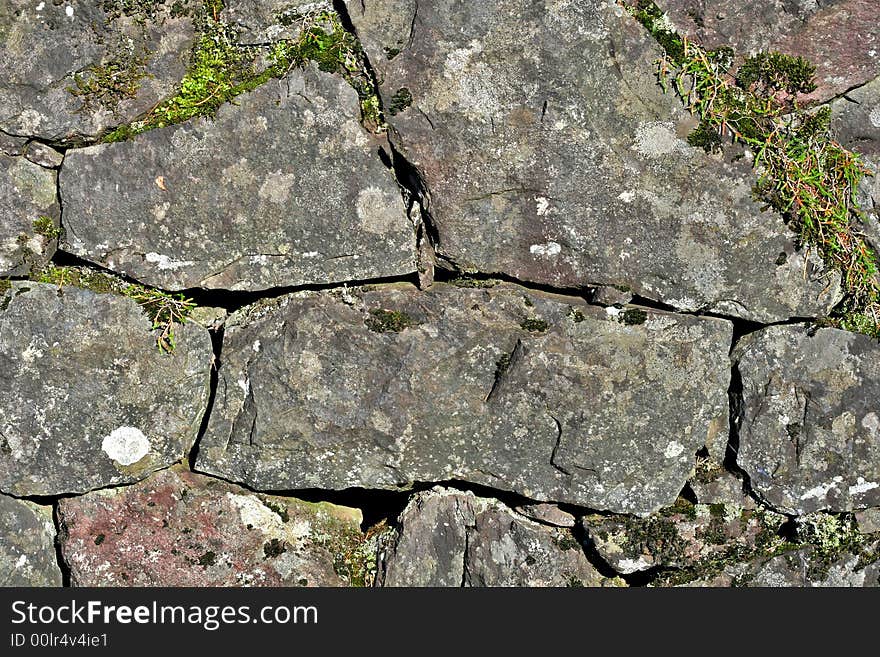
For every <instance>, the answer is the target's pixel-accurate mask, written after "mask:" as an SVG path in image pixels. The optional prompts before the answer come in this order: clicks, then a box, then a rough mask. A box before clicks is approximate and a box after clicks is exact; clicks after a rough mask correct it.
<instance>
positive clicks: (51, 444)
mask: <svg viewBox="0 0 880 657" xmlns="http://www.w3.org/2000/svg"><path fill="white" fill-rule="evenodd" d="M5 287H6V289H5V290H4V291H3V292H0V309H2V310H0V389H2V390H4V391H5V393H4V394H3V395H2V396H0V490H2V491H4V492H9V493H12V494H15V495H58V494H62V493H81V492H84V491H88V490H90V489H93V488H98V487H101V486H109V485H111V484H120V483H126V482H132V481H136V480H138V479H140V478H142V477H144V476H145V475H146V474H147V473H149V472H151V471H153V470H156V469H157V468H160V467H163V466H166V465H169V464H170V463H173V462H175V461H177V460H179V459H181V458H182V457H184V456H185V455H186V454H187V452H188V451H189V449H190V447H191V446H192V444H193V442H194V441H195V438H196V433H197V431H198V428H199V422H200V421H201V418H202V414H203V413H204V410H205V406H206V403H207V398H208V384H209V371H210V366H211V360H212V352H211V340H210V338H209V336H208V333H207V331H205V330H204V329H202V328H200V327H198V326H196V325H194V324H186V325H184V326H182V327H179V328H178V329H177V330H176V334H177V347H176V349H175V350H174V352H173V354H163V353H161V352H160V351H159V350H158V348H157V346H156V336H155V335H154V334H153V333H152V332H151V331H150V322H149V320H148V319H147V317H146V315H144V313H143V312H142V310H141V308H140V307H139V306H138V305H137V304H135V303H134V301H132V300H130V299H127V298H125V297H122V296H116V295H113V294H96V293H94V292H90V291H87V290H82V289H79V288H74V287H64V288H58V287H55V286H54V285H46V284H40V283H31V282H12V283H10V284H8V285H7V286H5Z"/></svg>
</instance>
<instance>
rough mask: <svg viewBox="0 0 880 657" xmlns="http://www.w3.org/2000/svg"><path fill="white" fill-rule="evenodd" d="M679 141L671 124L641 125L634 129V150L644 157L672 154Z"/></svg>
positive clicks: (653, 123)
mask: <svg viewBox="0 0 880 657" xmlns="http://www.w3.org/2000/svg"><path fill="white" fill-rule="evenodd" d="M681 143H682V142H681V140H680V139H679V138H678V136H677V135H676V134H675V131H674V130H673V129H672V126H671V124H669V123H662V122H659V121H655V122H651V123H642V124H641V125H640V126H639V127H638V128H637V129H636V139H635V144H634V146H635V149H636V150H637V151H638V152H639V153H641V154H642V155H644V156H645V157H660V156H661V155H669V154H670V153H674V152H675V151H676V150H677V149H678V148H679V146H680V144H681Z"/></svg>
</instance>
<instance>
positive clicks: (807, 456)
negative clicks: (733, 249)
mask: <svg viewBox="0 0 880 657" xmlns="http://www.w3.org/2000/svg"><path fill="white" fill-rule="evenodd" d="M734 359H735V360H736V362H737V364H738V369H739V372H740V374H741V376H742V395H743V403H742V408H741V409H740V422H741V427H740V445H739V453H738V455H737V463H738V464H739V466H740V467H741V468H743V469H744V470H745V471H746V472H747V473H748V475H749V477H750V479H751V486H752V489H753V490H754V491H755V492H756V493H757V494H758V495H760V496H761V497H762V498H764V499H765V500H766V501H767V502H768V503H769V504H771V505H772V506H773V507H774V508H776V509H778V510H780V511H783V512H785V513H791V514H804V513H810V512H813V511H817V510H823V509H825V510H829V511H849V510H852V509H857V508H861V507H866V506H880V345H878V344H877V341H876V340H872V339H871V338H869V337H867V336H864V335H858V334H855V333H848V332H846V331H839V330H836V329H820V330H818V331H817V332H816V333H815V334H814V335H811V334H810V333H809V332H808V330H807V328H806V327H804V326H796V325H793V326H773V327H770V328H767V329H763V330H761V331H758V332H756V333H753V334H750V335H748V336H746V337H745V338H744V339H743V340H742V341H741V342H740V343H739V344H738V345H737V348H736V350H735V351H734Z"/></svg>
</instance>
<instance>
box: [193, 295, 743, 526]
mask: <svg viewBox="0 0 880 657" xmlns="http://www.w3.org/2000/svg"><path fill="white" fill-rule="evenodd" d="M730 338H731V326H730V324H729V323H728V322H725V321H723V320H717V319H708V318H705V319H704V318H697V317H691V316H681V315H672V314H668V313H663V312H656V311H652V310H648V309H645V310H642V309H638V308H631V309H629V310H626V311H622V310H619V309H615V308H612V309H608V310H606V309H603V308H597V307H594V306H588V305H586V304H584V303H583V302H582V301H581V300H580V299H577V298H575V297H562V296H557V295H549V294H541V293H532V292H529V291H528V290H526V289H524V288H521V287H518V286H515V285H510V284H502V285H498V286H496V287H494V288H489V289H462V288H458V287H453V286H450V285H444V284H436V285H435V286H434V287H432V288H430V289H429V290H428V291H427V292H420V291H418V290H416V289H415V288H414V287H411V286H409V285H404V284H400V285H385V286H368V287H365V288H349V289H347V290H344V291H342V292H301V293H295V294H292V295H288V296H286V297H283V298H281V299H280V300H277V301H275V302H270V303H265V304H258V305H256V306H253V307H250V308H246V309H244V310H242V311H239V312H238V313H236V314H235V315H233V316H232V317H231V318H230V319H229V321H228V323H227V325H226V332H225V335H224V347H223V355H222V364H221V367H220V371H219V378H220V381H219V385H218V392H217V397H216V401H215V404H214V409H213V411H212V413H211V417H210V421H209V424H208V428H207V433H206V435H205V437H204V439H203V440H202V442H201V446H200V451H199V458H198V462H197V467H198V469H199V470H202V471H205V472H210V473H215V474H220V475H222V476H225V477H228V478H230V479H233V480H236V481H242V482H245V483H247V484H248V485H249V486H253V487H256V488H262V489H275V490H290V489H297V488H310V487H324V488H337V489H342V488H347V487H352V486H357V487H367V488H377V487H378V488H394V487H399V486H407V485H409V484H411V483H412V482H414V481H446V480H450V479H460V480H466V481H472V482H476V483H482V484H487V485H492V486H495V487H497V488H501V489H506V490H514V491H517V492H519V493H522V494H523V495H526V496H528V497H531V498H533V499H538V500H545V501H546V500H552V501H565V502H573V503H577V504H581V505H584V506H589V507H593V508H600V509H610V510H616V511H621V512H628V513H650V512H651V511H653V510H655V509H657V508H659V507H661V506H663V505H664V504H669V503H670V502H671V501H672V500H674V499H675V497H676V495H677V494H678V493H679V491H680V490H681V488H682V486H683V484H684V482H685V480H686V479H687V477H688V474H689V472H690V471H691V469H692V467H693V456H694V453H695V452H696V451H697V450H698V449H699V448H700V447H702V446H703V445H705V444H707V443H708V444H711V445H712V446H713V447H716V448H717V446H718V445H719V443H720V444H723V442H724V441H726V438H727V417H728V407H727V388H728V383H729V374H730V372H729V362H728V358H727V351H728V348H729V347H728V345H729V341H730Z"/></svg>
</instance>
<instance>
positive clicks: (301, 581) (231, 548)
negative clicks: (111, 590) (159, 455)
mask: <svg viewBox="0 0 880 657" xmlns="http://www.w3.org/2000/svg"><path fill="white" fill-rule="evenodd" d="M58 517H59V521H60V527H61V550H62V553H63V555H64V561H65V562H66V563H67V565H68V567H69V568H70V572H71V583H72V584H73V585H74V586H347V585H353V584H361V585H363V584H367V585H369V584H370V583H372V577H373V572H372V571H371V572H367V570H368V568H367V564H366V562H365V559H364V557H365V556H366V554H365V553H362V549H363V548H364V536H363V533H362V532H361V529H360V523H361V520H362V516H361V512H360V511H359V510H358V509H352V508H348V507H342V506H336V505H334V504H329V503H327V502H320V503H310V502H303V501H301V500H297V499H293V498H286V497H277V496H264V495H255V494H253V493H251V492H250V491H246V490H244V489H242V488H239V487H238V486H232V485H230V484H227V483H226V482H222V481H218V480H216V479H211V478H208V477H201V476H199V475H196V474H193V473H191V472H188V471H186V470H185V469H183V468H172V469H168V470H163V471H162V472H159V473H156V474H155V475H153V476H151V477H149V478H148V479H146V480H144V481H141V482H138V483H137V484H135V485H134V486H128V487H125V488H115V489H108V490H101V491H95V492H93V493H89V494H88V495H83V496H80V497H74V498H69V499H64V500H62V501H61V502H60V503H59V513H58ZM373 563H375V560H374V561H373ZM372 570H373V571H374V570H375V568H373V569H372ZM364 577H367V578H368V579H369V581H367V582H364V581H363V578H364ZM359 578H360V579H359Z"/></svg>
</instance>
